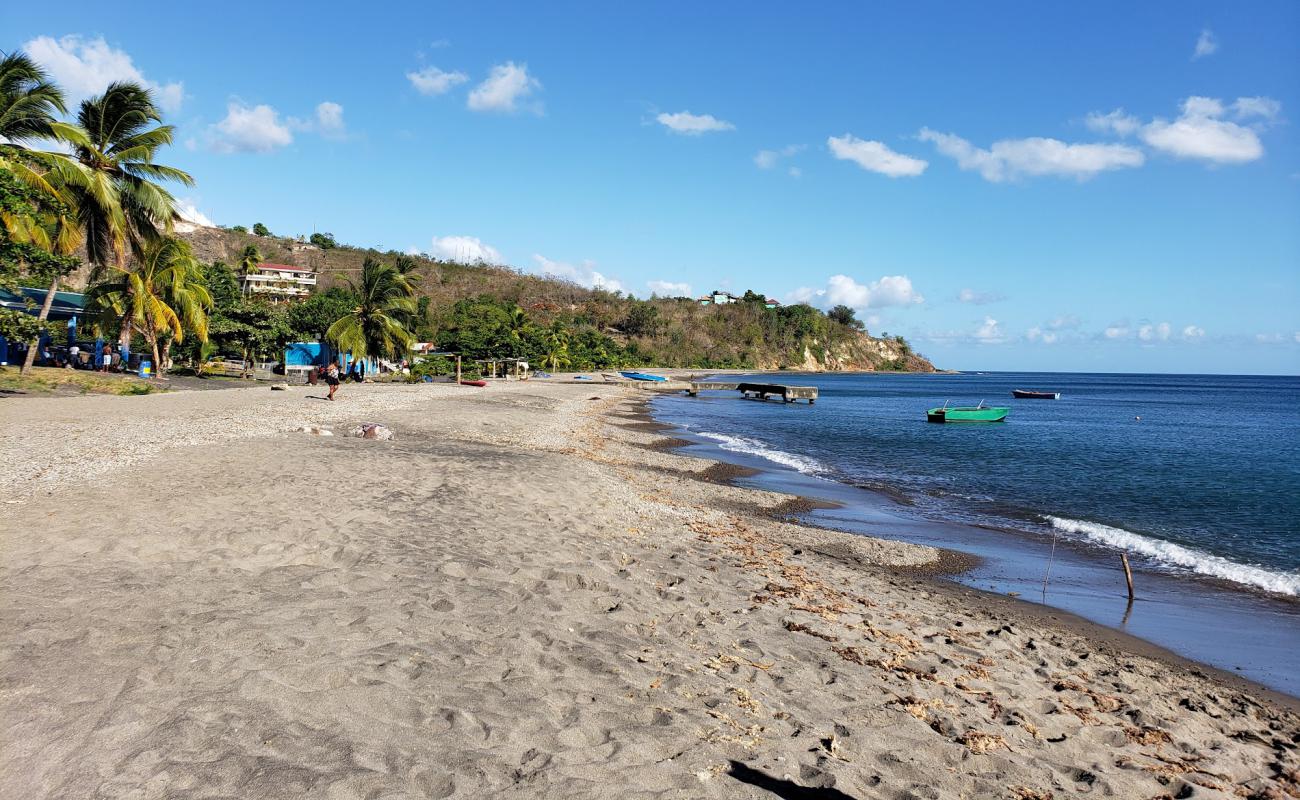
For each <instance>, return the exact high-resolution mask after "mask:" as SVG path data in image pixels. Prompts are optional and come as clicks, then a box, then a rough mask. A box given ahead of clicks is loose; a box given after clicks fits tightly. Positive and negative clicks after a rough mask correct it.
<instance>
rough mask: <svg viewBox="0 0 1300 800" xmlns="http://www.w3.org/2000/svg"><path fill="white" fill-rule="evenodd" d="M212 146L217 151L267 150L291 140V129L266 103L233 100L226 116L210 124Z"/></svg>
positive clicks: (277, 147) (276, 147)
mask: <svg viewBox="0 0 1300 800" xmlns="http://www.w3.org/2000/svg"><path fill="white" fill-rule="evenodd" d="M210 133H211V134H212V149H213V150H216V151H217V152H218V153H269V152H271V151H272V150H277V149H279V148H281V147H285V146H286V145H289V144H291V143H292V142H293V133H291V132H290V130H289V127H288V125H286V124H284V123H282V122H281V121H280V114H279V112H277V111H276V110H275V109H274V108H272V107H270V106H268V105H259V106H251V107H250V106H246V105H244V104H243V103H241V102H239V101H238V100H232V101H231V102H230V103H229V104H228V105H227V106H226V118H225V119H223V120H221V121H220V122H218V123H217V124H216V125H213V126H212V128H211V130H210Z"/></svg>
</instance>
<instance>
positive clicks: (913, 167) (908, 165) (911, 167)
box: [826, 133, 929, 178]
mask: <svg viewBox="0 0 1300 800" xmlns="http://www.w3.org/2000/svg"><path fill="white" fill-rule="evenodd" d="M826 146H827V147H829V148H830V149H831V155H833V156H835V157H836V158H838V159H840V160H842V161H852V162H853V163H855V164H857V165H858V166H859V167H862V168H863V169H865V170H868V171H869V172H879V173H880V174H881V175H888V176H889V177H891V178H899V177H904V176H906V177H914V176H916V175H920V174H921V173H922V172H925V168H926V167H927V166H929V164H928V162H926V161H923V160H921V159H919V158H912V157H911V156H907V155H903V154H902V153H896V152H894V151H893V150H890V149H889V147H888V146H887V145H885V144H884V143H883V142H873V141H867V140H865V139H859V138H858V137H856V136H854V135H853V134H850V133H846V134H844V135H843V136H832V137H830V138H828V139H827V140H826Z"/></svg>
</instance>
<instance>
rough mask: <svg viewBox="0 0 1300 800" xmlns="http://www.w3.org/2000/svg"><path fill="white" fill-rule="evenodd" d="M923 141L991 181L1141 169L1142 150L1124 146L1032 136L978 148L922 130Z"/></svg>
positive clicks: (957, 138) (950, 136)
mask: <svg viewBox="0 0 1300 800" xmlns="http://www.w3.org/2000/svg"><path fill="white" fill-rule="evenodd" d="M920 138H921V139H922V140H923V141H928V142H933V143H934V145H935V147H936V148H937V149H938V151H939V152H940V153H942V154H943V155H945V156H948V157H949V158H951V159H954V160H955V161H956V162H957V166H959V167H961V168H962V169H964V170H976V171H978V172H979V173H980V175H982V176H983V177H984V179H985V180H987V181H993V182H999V181H1005V180H1014V179H1016V178H1019V177H1022V176H1026V175H1028V176H1035V175H1059V176H1067V177H1074V178H1077V179H1079V180H1087V179H1088V178H1091V177H1093V176H1094V175H1096V174H1097V173H1099V172H1104V171H1106V170H1112V169H1123V168H1126V167H1140V166H1142V163H1143V162H1144V161H1145V157H1144V156H1143V155H1142V151H1141V150H1138V149H1137V148H1134V147H1129V146H1128V145H1122V144H1067V143H1066V142H1062V141H1060V140H1058V139H1045V138H1042V137H1037V136H1036V137H1031V138H1028V139H1003V140H1001V141H997V142H994V143H993V145H992V146H991V147H990V148H989V149H988V150H984V149H981V148H978V147H975V146H974V145H972V144H971V143H970V142H968V141H966V140H965V139H963V138H961V137H960V136H956V135H953V134H951V133H939V132H938V131H933V130H930V129H929V128H922V129H921V133H920Z"/></svg>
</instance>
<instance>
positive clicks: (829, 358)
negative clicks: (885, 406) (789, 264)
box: [759, 333, 935, 372]
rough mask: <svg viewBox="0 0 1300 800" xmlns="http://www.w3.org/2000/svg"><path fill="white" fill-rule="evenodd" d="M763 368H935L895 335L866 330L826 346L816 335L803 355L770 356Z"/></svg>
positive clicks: (805, 347) (914, 370)
mask: <svg viewBox="0 0 1300 800" xmlns="http://www.w3.org/2000/svg"><path fill="white" fill-rule="evenodd" d="M759 366H760V368H761V369H786V370H795V371H799V372H876V371H883V370H893V371H906V372H934V371H935V367H934V364H931V363H930V361H929V360H928V359H926V358H925V357H924V356H921V355H918V354H916V353H913V352H912V349H911V348H910V347H909V346H908V345H907V344H905V343H902V342H899V341H897V340H895V339H877V338H876V337H874V336H868V335H867V334H865V333H859V334H855V335H854V336H853V338H852V339H851V340H849V341H847V342H837V343H835V344H833V345H830V346H826V345H823V344H822V343H820V342H818V341H817V340H816V339H813V340H811V341H810V342H809V343H808V344H806V345H805V346H804V349H803V354H802V359H779V358H773V359H769V360H768V361H767V362H766V363H763V364H760V365H759Z"/></svg>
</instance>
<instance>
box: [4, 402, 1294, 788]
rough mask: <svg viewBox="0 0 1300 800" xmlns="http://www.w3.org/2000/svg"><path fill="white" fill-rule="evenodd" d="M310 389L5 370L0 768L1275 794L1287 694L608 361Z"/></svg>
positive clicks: (358, 783)
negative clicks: (1152, 637)
mask: <svg viewBox="0 0 1300 800" xmlns="http://www.w3.org/2000/svg"><path fill="white" fill-rule="evenodd" d="M314 394H320V392H316V391H313V390H309V389H306V388H305V387H296V388H294V389H293V390H291V391H287V392H272V391H270V390H269V389H268V388H266V387H265V386H262V387H256V388H248V389H232V390H228V391H212V392H176V393H170V394H162V395H150V396H144V397H111V398H105V397H76V398H59V399H43V398H32V399H6V400H0V422H2V423H3V424H2V425H0V479H2V485H4V486H5V487H6V489H5V494H4V498H3V500H4V505H3V506H2V508H3V517H2V518H0V546H2V547H3V553H4V558H3V565H2V567H0V569H2V574H3V587H4V589H3V592H0V619H2V621H0V626H2V627H0V630H2V631H3V644H4V647H3V651H2V653H3V654H2V655H0V698H2V699H0V716H2V718H3V736H2V737H0V796H4V797H15V798H17V797H24V798H81V797H86V798H91V797H93V798H109V797H114V798H117V797H122V798H125V797H131V798H198V797H203V798H292V797H321V798H337V799H342V798H427V797H437V798H445V797H454V798H471V797H490V796H516V797H581V798H609V797H627V798H641V797H646V798H649V797H657V798H696V797H725V798H769V797H787V798H794V797H801V798H846V797H847V798H959V797H972V798H973V797H1006V798H1020V799H1021V800H1031V799H1033V798H1040V799H1041V798H1049V797H1054V798H1063V797H1074V796H1080V795H1090V796H1108V797H1124V798H1129V797H1132V798H1156V797H1169V798H1183V797H1195V798H1215V797H1223V798H1240V797H1257V798H1281V797H1288V796H1290V797H1300V754H1298V748H1300V714H1298V713H1297V709H1296V704H1295V702H1294V701H1291V700H1289V699H1287V698H1285V697H1281V696H1277V695H1274V694H1271V693H1269V692H1267V691H1265V690H1262V689H1259V688H1257V687H1254V686H1252V685H1250V684H1246V683H1244V682H1241V681H1233V680H1232V679H1230V678H1229V677H1227V676H1224V675H1222V674H1221V673H1218V672H1216V671H1214V670H1210V669H1208V668H1203V667H1199V666H1197V665H1195V664H1191V663H1189V662H1185V661H1182V660H1180V659H1177V658H1175V657H1172V656H1170V655H1169V654H1167V653H1163V652H1162V651H1159V650H1157V649H1156V648H1153V647H1149V646H1145V645H1143V644H1142V643H1141V642H1138V641H1136V640H1132V639H1127V638H1125V637H1123V636H1122V635H1120V634H1114V633H1108V632H1106V631H1104V630H1103V629H1100V628H1097V627H1095V626H1090V625H1088V624H1086V623H1082V622H1080V621H1078V620H1073V619H1070V618H1068V616H1067V615H1053V614H1050V613H1045V612H1044V611H1043V610H1042V609H1031V608H1029V607H1028V606H1027V605H1025V604H1020V603H1017V602H1015V601H1012V600H1009V599H1007V598H996V597H992V596H989V595H985V594H981V593H978V592H975V591H972V590H969V589H964V588H961V587H958V586H954V585H950V584H947V583H945V582H942V581H940V580H937V579H936V578H935V577H934V573H936V572H938V571H941V570H943V569H946V568H950V567H951V566H952V564H953V562H954V561H955V560H957V559H954V558H953V557H951V556H950V555H948V554H944V553H942V552H941V551H938V550H934V549H931V548H927V547H922V546H918V545H911V544H906V543H901V542H890V541H885V540H877V539H870V538H866V537H861V536H853V535H849V534H844V533H837V532H833V531H823V530H818V529H814V528H809V527H804V526H800V525H796V524H792V523H790V522H788V521H785V519H786V518H787V516H788V514H789V513H790V512H791V511H793V510H797V509H798V507H799V504H798V501H797V500H794V499H792V498H791V497H789V496H787V495H781V494H776V493H769V492H762V491H756V490H751V489H744V488H739V487H735V486H731V485H728V484H727V483H726V482H725V481H724V480H722V479H723V478H725V475H726V470H725V469H721V468H719V465H717V464H715V463H714V462H710V461H705V460H701V459H696V458H690V457H685V456H682V455H678V454H675V453H673V452H672V450H671V445H672V444H673V442H672V440H671V439H670V438H668V437H669V436H670V434H666V433H665V432H664V431H663V430H662V426H659V425H656V424H654V423H652V422H649V421H648V418H647V417H646V416H645V415H644V413H643V410H642V404H643V402H644V396H643V395H641V394H640V393H638V392H636V391H634V390H628V389H623V388H619V387H615V386H610V385H600V384H595V385H580V384H569V383H551V384H547V383H543V382H538V381H534V382H530V383H522V384H521V383H510V384H500V383H498V384H493V385H491V386H489V387H488V388H486V389H483V390H477V389H467V388H463V387H456V386H450V385H432V386H428V385H421V386H386V385H381V386H369V385H368V386H355V385H347V386H345V387H344V388H343V390H342V392H341V395H340V397H341V399H340V401H339V402H337V403H328V402H323V401H320V400H317V399H312V398H310V397H308V395H314ZM361 422H379V423H382V424H384V425H387V426H389V427H390V428H391V429H392V430H393V431H394V432H395V434H396V437H395V439H393V440H392V441H372V440H364V439H357V438H352V437H349V436H347V435H345V434H346V433H347V431H348V429H349V428H350V427H351V426H352V425H354V424H356V423H361ZM311 426H323V427H326V428H329V429H332V430H333V432H334V434H335V435H333V436H321V435H314V434H312V433H304V432H298V431H296V430H295V429H297V428H300V427H311Z"/></svg>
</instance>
